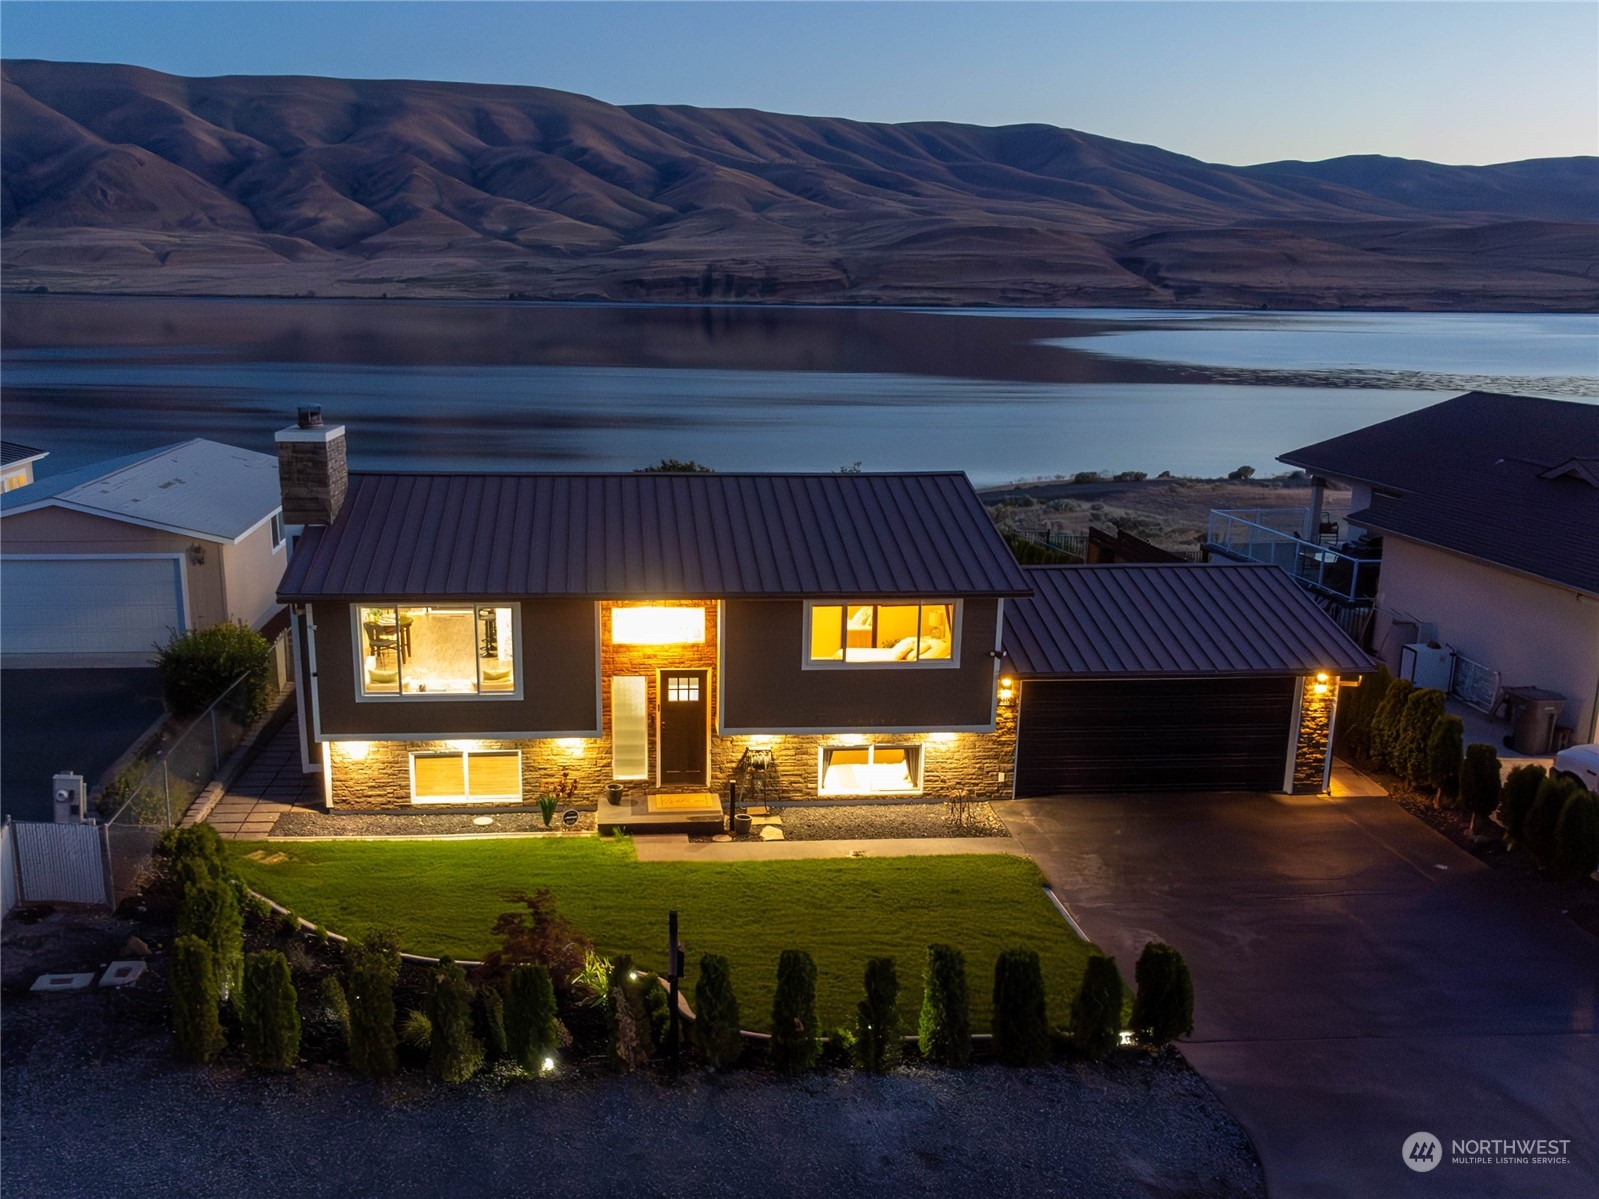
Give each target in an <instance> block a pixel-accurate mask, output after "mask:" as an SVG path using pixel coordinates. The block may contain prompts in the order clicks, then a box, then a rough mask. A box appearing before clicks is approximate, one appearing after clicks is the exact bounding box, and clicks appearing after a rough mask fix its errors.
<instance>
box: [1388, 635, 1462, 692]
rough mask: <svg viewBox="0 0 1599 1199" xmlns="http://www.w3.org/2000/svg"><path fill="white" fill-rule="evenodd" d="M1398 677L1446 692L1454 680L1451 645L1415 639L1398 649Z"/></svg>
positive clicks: (1453, 661)
mask: <svg viewBox="0 0 1599 1199" xmlns="http://www.w3.org/2000/svg"><path fill="white" fill-rule="evenodd" d="M1399 677H1400V678H1402V679H1409V680H1410V681H1411V682H1412V683H1414V684H1416V686H1417V687H1418V688H1420V687H1431V688H1433V689H1434V690H1437V691H1442V692H1444V693H1446V694H1447V693H1448V691H1449V688H1450V686H1451V685H1453V683H1454V681H1455V650H1454V647H1453V646H1451V645H1439V644H1438V643H1437V642H1427V641H1416V642H1413V643H1412V644H1410V645H1405V646H1401V647H1400V650H1399Z"/></svg>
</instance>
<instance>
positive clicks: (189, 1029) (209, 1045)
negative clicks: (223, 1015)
mask: <svg viewBox="0 0 1599 1199" xmlns="http://www.w3.org/2000/svg"><path fill="white" fill-rule="evenodd" d="M168 981H169V983H170V985H171V987H172V1037H173V1040H174V1042H176V1045H177V1050H178V1056H179V1057H181V1058H182V1059H183V1060H184V1061H186V1062H194V1063H195V1064H196V1065H198V1064H200V1063H203V1062H208V1061H210V1060H211V1059H212V1058H214V1057H215V1056H216V1055H217V1054H219V1053H221V1052H222V1049H223V1046H224V1045H226V1044H227V1040H226V1038H225V1037H224V1036H223V1035H222V1022H221V1021H220V1020H219V1019H218V1018H217V974H216V967H215V965H214V964H213V963H212V961H211V947H210V946H209V945H207V944H206V943H205V941H203V940H202V939H201V938H199V937H196V936H194V935H193V934H192V933H184V934H181V935H180V936H179V937H178V938H177V940H175V941H173V942H172V967H171V976H170V978H169V980H168Z"/></svg>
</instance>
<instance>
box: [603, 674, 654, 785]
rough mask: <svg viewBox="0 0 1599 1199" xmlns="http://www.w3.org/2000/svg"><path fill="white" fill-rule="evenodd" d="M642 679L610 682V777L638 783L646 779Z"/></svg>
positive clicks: (646, 723)
mask: <svg viewBox="0 0 1599 1199" xmlns="http://www.w3.org/2000/svg"><path fill="white" fill-rule="evenodd" d="M645 694H646V685H645V679H644V676H643V675H641V674H639V675H617V676H615V677H614V678H612V679H611V777H612V778H616V779H641V778H647V777H648V776H649V746H650V741H649V736H650V734H649V716H648V712H647V710H646V706H645Z"/></svg>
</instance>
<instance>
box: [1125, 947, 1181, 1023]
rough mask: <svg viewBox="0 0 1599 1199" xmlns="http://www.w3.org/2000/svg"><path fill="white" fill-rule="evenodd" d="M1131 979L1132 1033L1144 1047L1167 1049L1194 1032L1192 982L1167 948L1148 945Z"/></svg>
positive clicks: (1171, 951) (1178, 954)
mask: <svg viewBox="0 0 1599 1199" xmlns="http://www.w3.org/2000/svg"><path fill="white" fill-rule="evenodd" d="M1133 977H1134V979H1135V980H1136V981H1137V983H1138V993H1137V994H1136V995H1134V996H1133V1032H1134V1035H1136V1036H1137V1038H1138V1040H1139V1041H1140V1042H1142V1043H1143V1044H1145V1045H1167V1044H1170V1043H1171V1042H1172V1041H1175V1040H1176V1039H1177V1038H1178V1037H1186V1036H1187V1035H1188V1034H1189V1033H1191V1032H1193V1031H1194V980H1193V979H1192V978H1191V977H1190V976H1189V973H1188V963H1187V962H1185V961H1183V955H1182V954H1180V953H1178V952H1177V951H1176V950H1175V949H1173V948H1172V947H1171V946H1170V945H1163V944H1162V943H1161V942H1159V941H1151V942H1150V943H1149V944H1148V945H1145V946H1144V952H1143V953H1141V954H1139V955H1138V965H1137V967H1136V968H1135V969H1134V972H1133Z"/></svg>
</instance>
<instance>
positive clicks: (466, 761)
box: [409, 749, 522, 804]
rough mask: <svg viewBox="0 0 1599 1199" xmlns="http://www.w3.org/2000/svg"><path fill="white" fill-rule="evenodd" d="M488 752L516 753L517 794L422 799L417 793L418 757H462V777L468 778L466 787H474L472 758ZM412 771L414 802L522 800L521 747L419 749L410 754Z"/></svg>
mask: <svg viewBox="0 0 1599 1199" xmlns="http://www.w3.org/2000/svg"><path fill="white" fill-rule="evenodd" d="M488 754H495V755H499V754H515V755H516V794H515V795H470V796H469V795H454V796H429V797H428V798H427V799H420V798H418V796H417V793H416V760H417V759H418V758H460V759H461V771H462V777H463V778H465V779H466V789H467V790H468V791H471V789H472V758H473V757H474V756H483V755H488ZM409 758H410V771H411V802H412V803H413V804H468V803H482V804H506V803H521V802H522V751H521V750H519V749H438V750H417V751H413V752H412V753H411V754H410V755H409Z"/></svg>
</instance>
